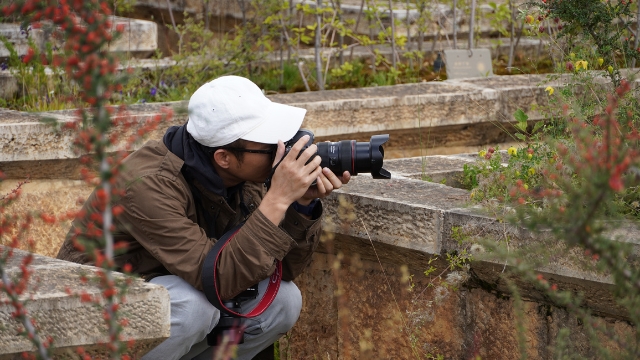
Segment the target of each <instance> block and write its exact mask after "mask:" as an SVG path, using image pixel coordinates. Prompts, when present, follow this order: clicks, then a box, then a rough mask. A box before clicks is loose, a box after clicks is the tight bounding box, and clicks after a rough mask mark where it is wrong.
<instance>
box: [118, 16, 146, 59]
mask: <svg viewBox="0 0 640 360" xmlns="http://www.w3.org/2000/svg"><path fill="white" fill-rule="evenodd" d="M113 22H114V26H118V25H124V31H123V32H122V34H121V35H120V37H119V38H118V39H116V40H114V41H113V42H111V43H110V44H109V51H124V52H134V53H136V52H138V53H140V52H141V53H145V54H151V53H152V52H153V51H155V50H156V49H157V48H158V24H156V23H155V22H152V21H146V20H140V19H129V18H123V17H114V18H113Z"/></svg>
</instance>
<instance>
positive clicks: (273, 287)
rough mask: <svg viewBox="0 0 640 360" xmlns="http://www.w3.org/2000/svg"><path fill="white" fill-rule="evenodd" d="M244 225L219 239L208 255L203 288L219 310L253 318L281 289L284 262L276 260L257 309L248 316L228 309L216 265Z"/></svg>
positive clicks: (236, 315)
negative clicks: (219, 283) (220, 288)
mask: <svg viewBox="0 0 640 360" xmlns="http://www.w3.org/2000/svg"><path fill="white" fill-rule="evenodd" d="M242 225H244V222H243V223H241V224H240V225H238V226H236V227H235V228H233V229H231V230H230V231H228V232H227V233H226V234H224V235H223V236H222V237H221V238H220V239H218V241H217V242H216V244H215V245H214V246H213V248H212V249H211V251H209V253H208V254H207V256H206V258H205V260H204V264H203V265H202V287H203V290H204V294H205V295H206V297H207V299H208V300H209V302H210V303H211V304H212V305H213V306H215V307H216V308H218V310H220V311H223V312H225V313H227V314H228V315H230V316H234V317H240V318H251V317H254V316H258V315H260V314H262V313H263V312H264V311H265V310H267V308H268V307H269V305H271V303H272V302H273V300H274V299H275V298H276V295H277V294H278V289H280V281H282V262H281V261H280V260H276V269H275V271H274V272H273V274H272V275H271V277H270V278H269V285H268V286H267V290H266V291H265V293H264V295H263V296H262V298H261V299H260V302H258V305H256V307H255V308H253V309H252V310H251V311H249V312H248V313H247V314H240V313H237V312H235V311H233V310H231V309H229V308H227V307H226V306H225V305H224V303H223V302H222V299H221V298H220V291H219V290H218V278H219V274H218V269H217V266H216V265H217V263H218V259H219V257H220V254H221V253H222V250H223V249H224V248H225V246H227V245H228V244H229V241H231V239H233V237H234V236H235V235H236V234H237V233H238V231H240V228H241V227H242Z"/></svg>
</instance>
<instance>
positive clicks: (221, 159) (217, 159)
mask: <svg viewBox="0 0 640 360" xmlns="http://www.w3.org/2000/svg"><path fill="white" fill-rule="evenodd" d="M231 156H232V155H231V153H229V152H228V151H227V150H225V149H218V150H216V151H215V152H214V153H213V162H214V163H215V164H217V165H218V166H220V167H221V168H223V169H228V168H229V167H230V166H231V164H230V160H231Z"/></svg>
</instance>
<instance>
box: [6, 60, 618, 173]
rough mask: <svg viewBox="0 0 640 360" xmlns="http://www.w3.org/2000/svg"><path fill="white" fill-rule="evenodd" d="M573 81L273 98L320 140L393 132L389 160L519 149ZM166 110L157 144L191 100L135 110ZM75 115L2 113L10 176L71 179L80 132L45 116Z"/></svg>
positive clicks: (525, 78) (138, 113) (433, 85)
mask: <svg viewBox="0 0 640 360" xmlns="http://www.w3.org/2000/svg"><path fill="white" fill-rule="evenodd" d="M594 75H597V73H594ZM567 81H568V78H566V77H557V78H554V79H553V80H548V78H547V76H544V75H513V76H494V77H491V78H474V79H461V80H447V81H441V82H424V83H419V84H406V85H395V86H380V87H370V88H359V89H344V90H328V91H314V92H304V93H294V94H277V95H269V97H270V98H271V99H272V100H273V101H276V102H281V103H285V104H289V105H295V106H299V107H303V108H305V109H307V115H306V117H305V120H304V123H303V127H305V128H307V129H310V130H311V131H313V132H314V134H315V135H316V140H317V141H338V140H346V139H354V140H358V141H369V139H370V137H371V136H372V135H375V134H382V133H388V134H390V140H389V142H388V143H387V144H385V148H386V149H387V150H386V151H387V152H386V156H387V157H388V158H403V157H411V156H418V155H435V154H451V153H459V152H472V151H476V150H477V149H478V148H480V147H483V146H484V147H486V146H489V145H497V144H509V143H513V142H514V141H515V137H513V133H515V132H516V130H515V127H513V126H512V125H511V124H512V123H514V122H515V119H514V116H513V114H514V113H515V111H516V110H517V109H522V110H523V111H524V112H525V113H526V114H527V115H528V116H529V120H530V121H531V122H535V121H540V120H544V114H545V112H544V108H545V106H546V105H547V103H548V99H549V95H548V94H547V93H546V92H545V87H546V86H548V85H551V86H553V87H555V88H560V87H562V86H564V84H566V83H567ZM598 81H600V82H601V83H606V81H607V80H606V79H605V78H600V80H598ZM161 106H171V107H173V108H174V109H175V110H176V111H175V113H176V115H175V116H174V118H173V119H172V120H171V122H170V123H167V124H163V125H162V126H161V127H160V128H159V129H158V130H157V131H155V132H153V133H151V134H149V137H150V138H156V139H159V138H161V137H162V134H164V132H165V129H166V128H167V127H168V126H171V125H181V124H183V123H184V122H185V121H186V120H187V117H186V115H184V114H186V112H185V111H184V110H185V109H186V106H187V102H186V101H183V102H174V103H166V104H161V103H148V104H138V105H132V106H130V107H129V109H128V112H129V114H130V116H131V117H132V118H134V119H136V121H139V122H142V121H145V120H146V119H147V118H149V117H150V116H152V115H153V114H155V113H156V112H157V111H158V110H159V109H160V107H161ZM180 109H182V111H180ZM72 114H73V112H72V111H54V112H48V113H40V114H36V113H25V112H18V111H11V110H0V170H2V171H4V172H6V173H7V176H9V177H10V178H23V177H25V176H26V175H27V174H30V175H31V177H32V178H41V177H44V178H52V176H53V178H68V177H69V176H71V175H70V174H71V173H73V171H74V170H72V168H74V166H75V165H74V166H70V165H69V164H74V162H73V161H70V159H77V157H78V155H77V154H75V153H74V152H73V151H72V149H71V148H70V146H71V143H72V134H71V133H70V132H69V131H66V132H65V131H62V132H56V131H54V130H53V129H52V128H51V127H50V126H49V125H45V124H43V123H42V122H40V121H39V118H40V117H43V116H44V117H52V118H56V119H58V120H59V121H62V122H65V121H70V120H71V116H72ZM43 161H45V162H49V163H50V164H57V165H56V166H59V167H60V170H61V171H65V172H63V173H60V174H59V175H57V176H58V177H56V175H55V172H53V173H52V172H47V171H44V170H43V168H42V167H41V166H39V165H38V164H40V162H43ZM68 165H69V166H68ZM63 169H64V170H63Z"/></svg>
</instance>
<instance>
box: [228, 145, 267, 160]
mask: <svg viewBox="0 0 640 360" xmlns="http://www.w3.org/2000/svg"><path fill="white" fill-rule="evenodd" d="M220 149H225V150H233V151H239V152H246V153H252V154H266V155H269V156H270V157H271V159H273V158H275V157H276V151H277V150H278V148H277V145H275V146H274V147H273V149H269V150H257V149H245V148H239V147H221V148H220Z"/></svg>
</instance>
